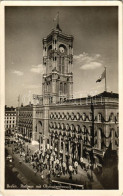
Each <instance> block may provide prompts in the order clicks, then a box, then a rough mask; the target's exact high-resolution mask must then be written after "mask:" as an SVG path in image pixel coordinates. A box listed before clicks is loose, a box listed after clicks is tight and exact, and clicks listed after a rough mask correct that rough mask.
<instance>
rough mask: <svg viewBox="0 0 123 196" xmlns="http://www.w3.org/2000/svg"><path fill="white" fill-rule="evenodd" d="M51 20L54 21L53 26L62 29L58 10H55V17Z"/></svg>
mask: <svg viewBox="0 0 123 196" xmlns="http://www.w3.org/2000/svg"><path fill="white" fill-rule="evenodd" d="M53 22H54V28H55V29H58V30H59V31H62V30H61V28H60V26H59V12H57V14H56V16H55V18H54V19H53Z"/></svg>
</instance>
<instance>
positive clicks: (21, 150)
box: [12, 139, 90, 181]
mask: <svg viewBox="0 0 123 196" xmlns="http://www.w3.org/2000/svg"><path fill="white" fill-rule="evenodd" d="M12 152H13V153H18V154H20V157H22V158H23V161H25V162H26V163H29V164H31V165H32V168H33V169H34V172H35V175H36V174H37V173H40V175H41V178H42V179H43V178H46V177H47V178H48V179H49V181H50V179H51V177H52V176H53V177H60V176H61V175H67V174H68V175H69V179H72V177H73V175H76V174H78V168H79V165H80V166H81V168H82V169H84V170H85V171H86V172H87V171H88V170H89V169H90V168H89V165H88V166H86V165H85V164H84V163H83V158H82V157H81V158H80V160H79V162H78V161H77V160H73V159H71V158H70V157H68V158H67V159H66V160H63V155H62V156H61V154H58V153H57V152H55V151H54V150H53V149H45V151H44V149H43V148H41V149H40V150H37V151H35V152H32V151H31V149H29V148H28V145H25V142H24V141H22V140H19V139H18V141H16V142H15V143H14V145H13V148H12ZM88 178H89V176H88Z"/></svg>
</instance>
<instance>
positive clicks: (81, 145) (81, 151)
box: [80, 139, 83, 157]
mask: <svg viewBox="0 0 123 196" xmlns="http://www.w3.org/2000/svg"><path fill="white" fill-rule="evenodd" d="M80 157H83V140H82V139H81V141H80Z"/></svg>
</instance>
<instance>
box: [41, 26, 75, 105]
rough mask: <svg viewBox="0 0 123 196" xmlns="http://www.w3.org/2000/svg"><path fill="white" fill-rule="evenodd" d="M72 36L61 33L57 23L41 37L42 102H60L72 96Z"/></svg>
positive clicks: (46, 103)
mask: <svg viewBox="0 0 123 196" xmlns="http://www.w3.org/2000/svg"><path fill="white" fill-rule="evenodd" d="M73 39H74V38H73V36H72V35H66V34H64V33H62V30H61V29H60V26H59V24H58V23H57V25H56V27H55V28H54V29H52V31H51V33H50V34H49V35H48V36H47V37H46V38H43V65H44V66H45V67H46V73H45V74H44V75H43V82H42V90H43V92H42V94H43V104H44V105H49V104H53V103H54V104H55V103H61V102H63V101H64V100H66V99H71V98H72V97H73V73H72V66H73Z"/></svg>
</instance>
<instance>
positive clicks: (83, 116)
mask: <svg viewBox="0 0 123 196" xmlns="http://www.w3.org/2000/svg"><path fill="white" fill-rule="evenodd" d="M82 118H83V120H84V121H85V120H86V114H85V113H83V115H82Z"/></svg>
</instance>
